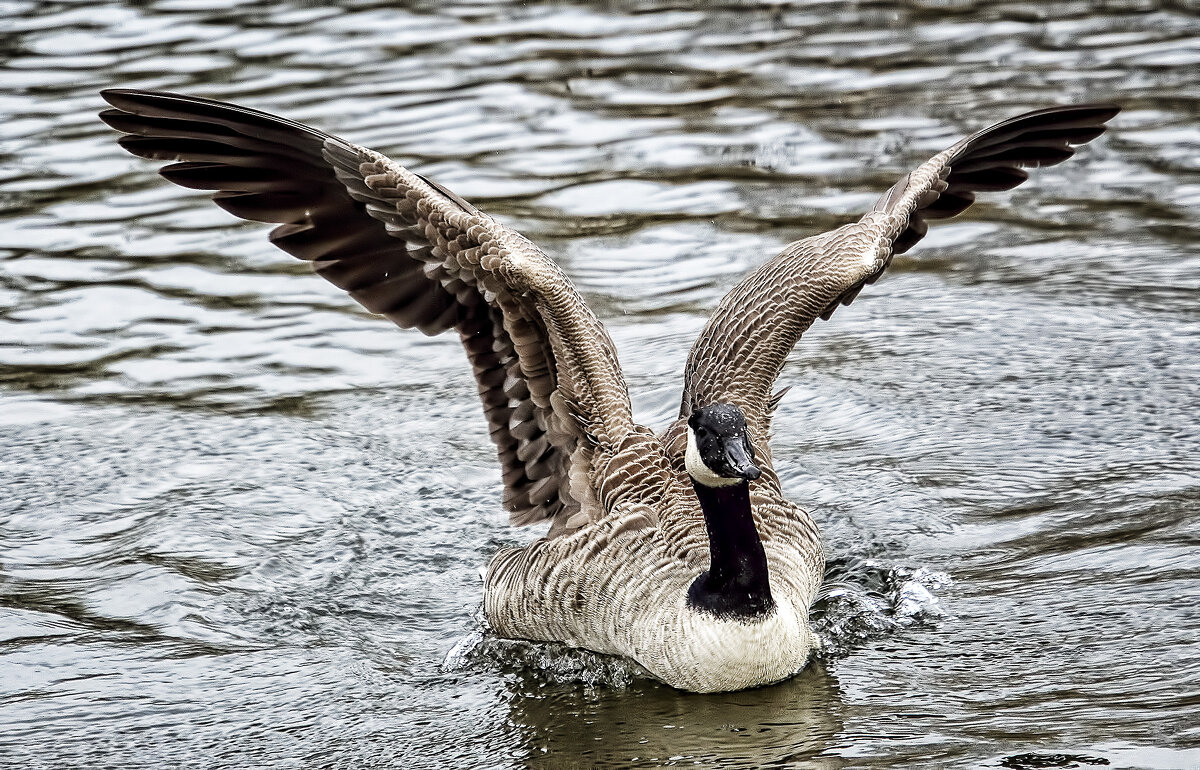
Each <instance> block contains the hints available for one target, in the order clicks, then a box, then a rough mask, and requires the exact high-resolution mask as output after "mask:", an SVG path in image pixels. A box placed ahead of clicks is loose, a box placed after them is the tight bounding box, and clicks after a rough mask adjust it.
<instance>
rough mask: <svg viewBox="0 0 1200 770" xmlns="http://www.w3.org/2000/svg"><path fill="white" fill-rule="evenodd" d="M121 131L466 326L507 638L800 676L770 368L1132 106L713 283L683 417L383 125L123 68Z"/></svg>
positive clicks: (336, 276) (488, 590) (296, 235)
mask: <svg viewBox="0 0 1200 770" xmlns="http://www.w3.org/2000/svg"><path fill="white" fill-rule="evenodd" d="M103 96H104V98H105V99H106V100H107V101H108V102H109V103H110V104H111V105H112V106H113V107H115V108H116V109H110V110H105V111H104V112H102V113H101V118H102V119H103V120H104V121H105V122H106V123H108V124H109V125H110V126H112V127H113V128H116V129H118V130H119V131H123V132H125V133H126V134H127V136H123V137H121V140H120V142H121V146H122V147H124V148H125V149H126V150H128V151H129V152H131V153H133V154H135V155H139V156H141V157H144V158H152V159H156V160H170V161H182V162H176V163H172V164H171V165H168V166H166V167H165V168H163V169H162V170H161V172H160V173H161V174H162V175H163V176H164V177H166V178H167V179H168V180H170V181H172V182H174V183H176V184H178V185H182V186H184V187H191V188H198V189H203V190H216V191H217V192H216V193H215V194H214V195H213V200H214V201H215V202H216V204H217V205H218V206H220V207H222V208H224V209H226V210H227V211H230V212H232V213H233V214H235V215H237V216H239V217H242V218H245V219H251V220H255V221H259V222H274V223H281V224H280V225H279V226H278V227H276V228H275V229H274V230H273V231H272V232H271V241H272V242H273V243H274V244H275V245H276V246H279V247H280V248H282V249H283V250H284V251H287V252H288V253H290V254H292V255H294V256H296V257H299V258H301V259H304V260H308V261H309V262H311V263H312V266H313V269H314V270H315V271H316V272H317V273H319V274H320V275H322V276H323V277H324V278H326V279H327V280H329V281H330V282H332V283H334V284H335V285H337V286H339V287H341V288H343V289H345V290H346V291H347V292H349V294H350V296H351V297H353V298H354V299H355V300H357V301H358V302H359V303H361V304H362V305H363V306H364V307H366V308H367V309H368V310H370V311H372V312H374V313H380V314H383V315H385V316H387V317H388V318H390V319H391V320H392V321H394V322H395V323H396V324H398V325H399V326H401V327H404V328H417V329H420V330H421V331H422V332H424V333H425V334H430V335H432V334H438V333H440V332H444V331H448V330H451V329H453V330H455V331H456V332H458V334H459V336H460V337H461V339H462V343H463V346H464V347H465V348H466V352H467V358H468V359H469V360H470V363H471V366H472V367H473V369H474V372H475V377H476V380H477V382H478V390H479V397H480V399H481V400H482V402H483V411H484V415H485V416H486V418H487V421H488V425H489V427H490V429H491V436H492V439H493V441H494V442H495V443H496V447H497V450H498V452H499V457H500V463H501V466H502V469H503V480H504V495H503V502H504V506H505V508H506V509H507V510H508V511H509V513H510V515H511V519H512V521H513V523H515V524H531V523H534V522H539V521H545V520H549V522H550V528H549V532H548V534H547V535H546V537H544V538H542V539H540V540H537V541H536V542H534V543H532V544H530V545H529V546H528V547H526V548H510V549H505V550H502V551H501V552H499V553H498V554H496V556H495V557H494V558H493V559H492V560H491V562H490V564H489V566H488V568H487V573H486V576H485V594H484V606H485V614H486V617H487V620H488V622H489V623H490V625H491V627H492V628H493V629H494V631H495V632H496V633H497V634H499V635H501V636H504V637H511V638H521V639H530V640H544V641H559V642H565V643H567V644H570V645H575V646H578V647H583V648H587V649H591V650H595V651H598V652H602V653H612V654H618V655H624V656H627V657H630V658H633V659H634V660H636V661H637V662H638V663H640V664H641V665H642V666H644V667H645V668H646V669H647V670H649V671H650V672H651V673H652V674H653V675H654V676H656V677H658V678H659V679H661V680H662V681H664V682H666V683H668V684H670V685H673V686H675V687H678V688H681V689H686V690H695V691H701V692H709V691H719V690H736V689H741V688H746V687H753V686H756V685H763V684H768V683H771V682H776V681H779V680H782V679H785V678H787V677H789V676H791V675H793V674H795V673H796V672H797V671H799V670H800V669H801V668H802V667H803V666H804V665H805V662H806V660H807V658H808V656H809V653H810V652H811V651H812V649H813V647H814V644H815V642H814V637H813V634H812V632H811V631H810V629H809V627H808V622H807V617H808V608H809V605H810V603H811V602H812V600H813V598H814V594H815V593H816V591H817V587H818V585H819V583H820V580H821V573H822V568H823V557H822V553H821V547H820V537H819V535H818V533H817V528H816V526H815V525H814V523H813V520H812V518H811V517H810V516H809V514H808V513H807V512H806V511H804V510H803V509H801V508H799V507H798V506H796V505H794V504H792V503H791V502H789V501H788V500H786V499H785V498H784V496H783V494H782V492H781V490H780V484H779V479H778V477H777V476H776V474H775V471H774V468H773V462H772V458H771V454H770V450H769V448H768V446H767V436H768V431H769V428H770V422H771V415H772V412H773V410H774V407H775V405H776V402H777V399H776V398H773V397H772V393H771V391H772V388H773V384H774V381H775V379H776V376H777V375H778V374H779V372H780V369H781V368H782V366H783V364H784V361H785V359H786V358H787V356H788V354H789V352H790V351H791V349H792V347H793V346H794V345H795V343H796V341H797V340H798V339H799V338H800V335H801V334H802V333H803V332H804V331H805V330H806V329H807V328H808V327H809V326H810V325H811V324H812V323H813V322H814V321H815V320H816V319H817V318H829V317H830V315H831V314H832V313H833V311H834V310H835V309H836V308H837V307H838V305H839V304H849V303H850V302H851V300H853V299H854V297H855V296H856V295H857V294H858V292H859V291H860V290H861V289H862V287H863V285H864V284H867V283H871V282H873V281H875V280H876V279H877V278H879V276H880V275H881V274H882V273H883V271H884V269H885V268H886V267H887V266H888V264H889V263H890V261H891V259H892V257H893V255H895V254H898V253H902V252H904V251H906V250H908V249H909V248H910V247H912V246H913V244H915V243H916V242H917V241H918V240H920V238H921V237H922V236H923V235H924V234H925V231H926V227H927V224H926V223H927V221H928V220H931V219H942V218H946V217H952V216H954V215H956V214H958V213H960V212H962V211H963V210H964V209H966V208H967V207H968V206H970V205H971V203H972V201H974V199H975V193H976V192H977V191H981V190H1008V189H1011V188H1013V187H1016V186H1017V185H1019V184H1020V183H1021V182H1023V181H1025V179H1026V174H1025V172H1024V171H1022V170H1021V168H1020V167H1022V166H1046V165H1053V164H1056V163H1060V162H1062V161H1064V160H1066V159H1067V158H1069V157H1070V156H1071V155H1072V153H1073V149H1072V147H1071V145H1078V144H1083V143H1085V142H1088V141H1091V140H1092V139H1094V138H1096V137H1097V136H1099V135H1100V134H1101V133H1103V132H1104V129H1105V127H1104V123H1105V122H1106V121H1108V120H1109V119H1111V118H1112V117H1113V116H1114V115H1116V114H1117V112H1118V108H1117V107H1115V106H1110V105H1083V106H1068V107H1051V108H1048V109H1043V110H1038V111H1035V112H1030V113H1027V114H1025V115H1021V116H1018V117H1015V118H1012V119H1010V120H1007V121H1004V122H1002V123H999V124H997V125H995V126H992V127H991V128H988V129H986V130H984V131H981V132H979V133H977V134H974V135H973V136H971V137H969V138H967V139H964V140H962V141H961V142H959V143H958V144H955V145H954V146H953V147H951V148H950V149H948V150H946V151H944V152H941V153H939V154H937V155H935V156H934V157H933V158H932V159H931V160H929V161H928V162H926V163H924V164H922V165H920V166H919V167H917V168H916V169H915V170H914V171H912V172H911V173H909V174H908V175H906V176H905V177H903V178H902V179H901V180H900V181H899V182H897V183H896V184H895V185H894V186H893V187H892V188H891V189H890V190H888V191H887V192H886V193H884V195H883V196H882V197H881V198H880V199H879V200H878V201H877V202H876V203H875V205H874V206H873V207H872V208H871V210H870V211H869V212H867V214H866V215H864V216H863V217H862V219H861V220H859V221H858V222H856V223H853V224H849V225H846V226H844V227H840V228H838V229H836V230H833V231H830V232H827V233H824V234H822V235H817V236H814V237H811V238H806V239H804V240H800V241H797V242H795V243H793V244H791V245H789V246H787V247H786V248H785V249H784V250H783V252H782V253H780V254H779V255H778V256H776V257H774V258H773V259H771V260H768V261H767V262H765V263H764V264H762V265H761V266H760V267H759V268H758V269H756V270H754V271H753V272H752V273H750V275H749V276H747V277H746V278H745V279H744V280H742V281H741V283H739V284H738V285H737V286H735V287H734V288H733V289H732V290H731V291H730V292H729V293H728V294H727V295H726V296H725V298H724V299H723V300H722V301H721V303H720V305H719V306H718V307H717V309H716V311H715V312H714V313H713V315H712V318H711V319H709V321H708V324H707V325H706V326H705V327H704V330H703V332H702V333H701V334H700V338H699V339H698V340H697V341H696V343H695V345H694V346H693V347H692V350H691V353H690V355H689V356H688V360H687V367H686V371H685V373H684V391H683V403H682V406H681V408H680V412H679V417H678V419H677V420H675V422H674V423H672V424H671V425H670V426H668V427H667V428H666V430H664V431H663V432H662V433H661V434H658V435H655V433H654V432H653V431H651V430H650V429H648V428H645V427H643V426H641V425H637V424H635V423H634V421H633V418H632V414H631V409H630V402H629V396H628V393H627V391H626V386H625V382H624V379H623V377H622V374H621V368H620V366H619V364H618V362H617V356H616V352H615V350H614V348H613V344H612V341H611V340H610V339H609V337H608V334H607V332H606V331H605V329H604V326H603V324H601V323H600V321H599V319H597V318H596V316H595V315H594V314H593V313H592V311H591V310H589V309H588V307H587V306H586V305H585V304H584V302H583V300H582V299H581V297H580V296H579V294H578V292H577V291H576V290H575V287H574V286H573V285H572V284H571V282H570V281H569V280H568V279H567V276H566V275H565V274H564V273H563V271H562V270H561V269H560V268H559V267H558V265H556V264H555V263H554V262H553V261H551V260H550V258H549V257H547V256H546V255H545V254H543V253H542V252H541V251H540V250H539V249H538V248H537V247H536V246H534V245H533V244H532V243H531V242H529V241H528V240H526V239H525V238H523V237H522V236H520V235H518V234H517V233H516V232H514V231H512V230H510V229H508V228H507V227H505V226H503V225H501V224H500V223H498V222H496V221H495V220H493V219H492V218H491V217H489V216H488V215H486V214H484V213H482V212H480V211H479V210H478V209H476V208H475V207H474V206H472V205H471V204H470V203H467V202H466V201H464V200H463V199H462V198H460V197H458V196H456V195H455V194H454V193H452V192H450V191H448V190H446V189H444V188H442V187H441V186H439V185H438V184H436V183H434V182H432V181H430V180H427V179H425V178H423V177H421V176H419V175H418V174H415V173H413V172H411V171H408V170H407V169H405V168H403V167H401V166H400V165H399V164H397V163H395V162H393V161H391V160H389V159H388V158H386V157H384V156H383V155H380V154H379V153H376V152H374V151H372V150H369V149H366V148H363V147H359V146H356V145H354V144H351V143H349V142H346V141H344V140H342V139H339V138H337V137H335V136H331V135H329V134H326V133H323V132H321V131H318V130H316V129H313V128H310V127H308V126H304V125H301V124H299V123H295V122H292V121H290V120H286V119H283V118H278V117H275V116H272V115H269V114H266V113H263V112H258V111H256V110H251V109H247V108H244V107H238V106H235V105H232V104H225V103H221V102H216V101H211V100H208V99H200V98H196V97H191V96H181V95H178V94H170V93H159V92H151V91H134V90H124V89H122V90H110V91H105V92H104V93H103Z"/></svg>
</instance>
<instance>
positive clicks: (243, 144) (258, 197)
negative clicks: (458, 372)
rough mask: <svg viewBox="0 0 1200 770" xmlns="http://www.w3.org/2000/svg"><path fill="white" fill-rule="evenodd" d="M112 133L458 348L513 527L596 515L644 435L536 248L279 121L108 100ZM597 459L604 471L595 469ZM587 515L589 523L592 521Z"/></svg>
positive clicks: (169, 103) (614, 375)
mask: <svg viewBox="0 0 1200 770" xmlns="http://www.w3.org/2000/svg"><path fill="white" fill-rule="evenodd" d="M103 96H104V98H105V100H107V101H108V102H109V104H111V105H112V106H113V108H114V109H110V110H106V111H104V112H102V113H101V118H102V119H103V120H104V121H105V122H106V123H108V124H109V125H110V126H112V127H113V128H116V129H117V130H119V131H122V132H124V133H125V134H126V135H125V136H123V137H122V138H121V140H120V142H121V146H122V147H124V148H125V149H126V150H128V151H129V152H131V153H133V154H134V155H138V156H141V157H144V158H150V159H154V160H166V161H173V163H172V164H171V165H168V166H166V167H165V168H163V169H162V171H161V173H162V175H163V176H164V177H165V178H166V179H168V180H170V181H171V182H174V183H175V184H178V185H180V186H183V187H188V188H194V189H203V190H213V191H215V192H214V194H213V200H214V201H215V202H216V204H217V205H218V206H220V207H222V208H224V209H225V210H227V211H229V212H231V213H233V214H235V215H236V216H239V217H242V218H244V219H250V220H254V221H259V222H272V223H277V224H278V226H277V227H276V228H275V229H274V230H273V231H272V232H271V236H270V237H271V242H272V243H274V244H275V245H276V246H278V247H279V248H281V249H283V250H284V251H286V252H288V253H289V254H292V255H293V256H296V257H298V258H300V259H303V260H306V261H308V262H309V263H310V264H311V266H312V268H313V270H314V271H315V272H316V273H318V274H319V275H321V276H322V277H324V278H325V279H326V280H328V281H329V282H330V283H332V284H334V285H335V286H338V287H339V288H341V289H344V290H345V291H346V292H348V293H349V295H350V296H351V297H353V298H354V299H355V300H356V301H357V302H359V303H360V304H361V305H362V306H363V307H365V308H366V309H367V310H369V311H371V312H374V313H380V314H382V315H385V316H387V317H388V318H390V319H391V320H392V321H394V322H395V323H396V324H398V325H399V326H402V327H404V328H416V329H420V330H421V331H422V332H424V333H426V334H438V333H441V332H444V331H449V330H451V329H453V330H455V331H457V332H458V334H459V336H460V338H461V340H462V343H463V347H464V349H465V350H466V353H467V358H468V359H469V361H470V363H471V367H472V370H473V372H474V374H475V379H476V383H477V386H478V392H479V397H480V401H481V402H482V404H483V410H484V414H485V415H486V417H487V420H488V425H489V429H490V435H491V437H492V440H493V442H494V443H495V444H496V448H497V452H498V455H499V459H500V463H501V467H502V477H503V479H504V505H505V507H506V508H507V510H508V511H509V512H510V515H511V518H512V520H513V521H514V522H515V523H517V524H527V523H531V522H534V521H539V520H542V519H546V518H553V519H555V522H556V526H557V527H558V529H560V530H561V529H563V528H564V526H565V522H566V521H568V520H569V521H572V522H574V523H575V524H576V525H577V524H578V523H579V522H580V521H585V520H591V519H593V518H595V517H596V516H597V515H598V512H597V511H596V510H595V509H594V502H595V499H594V495H593V494H591V493H589V491H588V490H587V489H583V490H580V489H578V487H579V485H578V484H575V485H574V486H575V487H576V489H574V490H573V489H572V486H573V485H572V482H571V477H572V469H573V468H574V469H575V471H576V475H578V474H579V473H580V472H582V473H583V474H584V475H585V476H586V477H594V472H593V469H594V467H595V466H596V465H597V464H602V463H603V462H605V461H606V458H607V457H608V454H609V453H611V451H616V448H617V447H618V446H619V445H621V442H622V440H623V438H624V437H625V436H626V434H628V433H629V432H630V431H631V430H632V428H633V422H632V417H631V416H630V409H629V397H628V395H627V393H626V389H625V383H624V379H623V377H622V374H621V369H620V365H619V363H618V362H617V358H616V353H615V351H614V348H613V345H612V342H611V340H610V339H609V336H608V334H607V332H606V331H605V329H604V327H603V325H602V324H601V323H600V321H599V320H598V319H597V318H596V317H595V315H594V314H593V313H592V312H591V311H590V310H589V309H588V308H587V306H586V305H585V304H584V302H583V300H582V298H581V297H580V296H579V294H578V292H576V290H575V288H574V287H573V286H572V285H571V283H570V281H569V280H568V279H567V277H566V275H565V274H563V272H562V270H561V269H559V267H558V266H557V265H556V264H554V262H553V261H551V260H550V259H549V258H548V257H546V255H545V254H543V253H542V252H541V251H540V250H539V249H537V247H536V246H534V245H533V244H532V243H530V242H529V241H527V240H526V239H524V238H523V237H521V236H520V235H518V234H517V233H515V232H513V231H511V230H509V229H508V228H505V227H504V226H502V225H500V224H499V223H497V222H495V221H494V220H493V219H491V218H490V217H488V216H487V215H485V214H483V213H481V212H480V211H479V210H478V209H476V208H475V207H474V206H472V205H471V204H470V203H468V202H466V201H465V200H463V199H462V198H460V197H459V196H457V195H455V194H454V193H452V192H450V191H449V190H446V189H445V188H443V187H441V186H440V185H438V184H436V183H434V182H432V181H430V180H428V179H425V178H424V177H421V176H419V175H417V174H414V173H412V172H410V171H408V170H407V169H405V168H403V167H402V166H400V165H399V164H397V163H395V162H393V161H391V160H389V159H388V158H386V157H384V156H382V155H380V154H378V153H376V152H373V151H371V150H368V149H366V148H363V147H359V146H357V145H353V144H351V143H349V142H346V141H344V140H342V139H339V138H337V137H335V136H332V135H330V134H326V133H324V132H321V131H318V130H316V129H314V128H311V127H308V126H305V125H303V124H300V123H296V122H293V121H290V120H286V119H284V118H279V117H276V116H274V115H270V114H268V113H264V112H259V111H257V110H252V109H249V108H245V107H239V106H236V105H231V104H226V103H223V102H217V101H212V100H208V99H202V98H197V97H190V96H183V95H179V94H170V93H163V92H151V91H134V90H125V89H117V90H110V91H105V92H104V93H103ZM596 455H599V457H596ZM580 514H582V519H581V518H580Z"/></svg>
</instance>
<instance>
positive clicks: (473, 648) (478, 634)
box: [441, 561, 950, 689]
mask: <svg viewBox="0 0 1200 770" xmlns="http://www.w3.org/2000/svg"><path fill="white" fill-rule="evenodd" d="M948 585H950V577H949V576H948V575H946V574H945V573H943V572H936V571H933V570H930V569H927V568H925V567H905V566H889V565H882V564H877V563H873V562H861V561H858V562H856V563H855V564H854V565H853V567H849V566H848V565H847V564H844V563H833V564H831V565H830V568H829V569H828V570H827V571H826V575H825V583H824V585H823V586H822V588H821V591H820V594H819V595H818V597H817V601H816V602H814V603H813V607H812V611H811V613H810V618H811V620H812V623H813V628H814V630H815V631H816V633H817V637H818V639H819V640H820V648H819V651H818V653H817V654H818V656H819V657H821V658H822V659H824V660H833V659H836V658H841V657H845V656H846V655H849V654H851V653H853V651H854V650H855V649H857V648H859V647H861V646H862V645H864V644H866V643H868V642H870V641H873V640H876V639H881V638H885V637H888V636H890V635H892V634H894V633H896V632H898V631H900V630H902V629H905V628H909V627H912V626H920V625H933V624H936V623H938V622H940V621H942V620H944V619H946V618H948V617H949V616H948V615H947V614H946V612H945V610H943V609H942V606H941V601H940V600H939V599H938V596H937V592H938V591H940V590H942V589H944V588H945V587H946V586H948ZM472 621H473V622H472V627H471V630H470V631H469V632H468V633H467V634H466V635H465V636H464V637H462V638H461V639H460V640H459V641H458V643H457V644H455V645H454V647H453V648H451V649H450V651H449V652H448V653H447V654H446V657H445V658H444V659H443V661H442V665H441V668H442V670H443V671H446V672H479V673H483V672H491V673H497V672H498V673H510V674H518V675H520V676H521V677H522V678H523V679H528V680H529V681H530V682H531V683H534V684H549V685H571V684H580V685H584V686H585V687H607V688H616V689H621V688H624V687H628V686H629V685H630V684H632V683H633V682H634V681H635V680H638V679H652V678H653V677H651V676H650V674H649V673H648V672H647V671H646V670H645V669H644V668H642V667H641V666H639V665H638V664H637V663H635V662H633V661H632V660H628V659H626V658H620V657H615V656H612V655H601V654H599V653H595V652H592V651H590V650H583V649H579V648H577V647H570V646H568V645H565V644H559V643H541V642H528V641H522V640H517V639H501V638H499V637H497V636H495V635H494V634H492V633H491V631H490V629H489V628H488V626H487V621H486V620H484V617H483V607H482V606H480V607H479V608H478V609H477V610H476V611H475V613H474V615H473V616H472Z"/></svg>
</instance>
